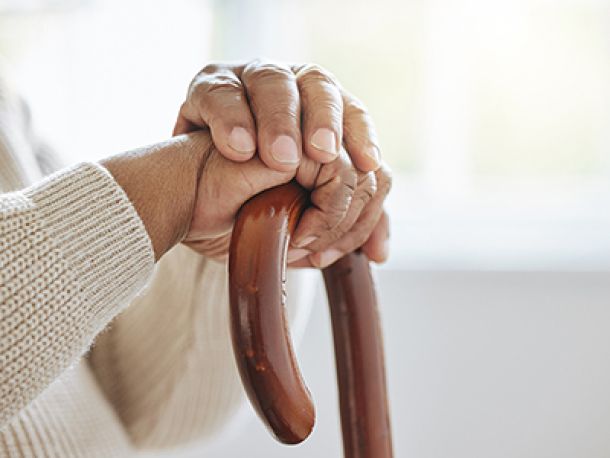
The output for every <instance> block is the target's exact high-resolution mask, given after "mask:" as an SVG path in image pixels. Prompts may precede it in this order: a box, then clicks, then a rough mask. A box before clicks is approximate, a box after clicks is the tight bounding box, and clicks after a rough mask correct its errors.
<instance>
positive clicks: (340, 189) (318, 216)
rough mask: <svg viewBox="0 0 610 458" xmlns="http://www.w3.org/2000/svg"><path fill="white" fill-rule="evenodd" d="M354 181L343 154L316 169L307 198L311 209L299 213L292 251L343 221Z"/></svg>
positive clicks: (355, 177)
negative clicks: (308, 197) (312, 184)
mask: <svg viewBox="0 0 610 458" xmlns="http://www.w3.org/2000/svg"><path fill="white" fill-rule="evenodd" d="M298 178H299V175H298V174H297V179H298ZM357 180H358V176H357V172H356V170H355V169H354V167H353V166H352V165H351V164H350V163H349V158H348V157H347V153H346V152H345V150H343V151H342V154H341V156H340V157H339V158H338V159H337V160H336V161H333V162H332V163H330V164H327V165H325V166H323V167H322V168H320V171H319V174H318V176H317V177H316V180H315V183H314V186H313V188H314V189H313V191H312V193H311V194H310V201H311V206H310V207H309V208H308V209H307V210H305V212H304V213H303V215H302V217H301V219H300V220H299V224H298V226H297V228H296V230H295V232H294V234H293V238H292V245H293V246H294V247H295V248H304V247H306V246H308V245H310V244H312V243H313V242H314V241H315V240H316V239H318V238H319V237H320V236H321V235H323V234H325V233H327V232H329V231H332V230H333V229H334V228H335V227H336V226H337V225H338V224H339V223H340V222H341V221H342V220H343V218H344V217H345V216H346V214H347V212H348V210H349V208H350V204H351V202H352V198H353V196H354V193H355V191H356V186H357Z"/></svg>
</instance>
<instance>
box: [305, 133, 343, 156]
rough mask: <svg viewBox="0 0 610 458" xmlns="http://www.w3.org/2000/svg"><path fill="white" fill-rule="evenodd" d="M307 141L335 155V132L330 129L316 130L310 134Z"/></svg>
mask: <svg viewBox="0 0 610 458" xmlns="http://www.w3.org/2000/svg"><path fill="white" fill-rule="evenodd" d="M309 143H311V146H313V147H314V148H316V149H319V150H320V151H324V152H325V153H328V154H332V155H333V156H336V155H337V138H336V137H335V133H334V132H333V131H332V130H330V129H325V128H322V129H318V130H316V131H315V132H314V134H313V135H312V136H311V140H310V141H309Z"/></svg>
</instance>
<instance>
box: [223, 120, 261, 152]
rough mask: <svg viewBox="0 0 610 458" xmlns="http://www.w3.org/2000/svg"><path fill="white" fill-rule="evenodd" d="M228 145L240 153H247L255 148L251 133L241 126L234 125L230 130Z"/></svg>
mask: <svg viewBox="0 0 610 458" xmlns="http://www.w3.org/2000/svg"><path fill="white" fill-rule="evenodd" d="M229 146H230V147H231V148H233V149H234V150H235V151H237V152H238V153H241V154H249V153H251V152H252V151H254V150H255V149H256V144H255V143H254V139H253V138H252V135H250V132H248V131H247V130H246V129H244V128H243V127H234V128H233V130H231V133H230V134H229Z"/></svg>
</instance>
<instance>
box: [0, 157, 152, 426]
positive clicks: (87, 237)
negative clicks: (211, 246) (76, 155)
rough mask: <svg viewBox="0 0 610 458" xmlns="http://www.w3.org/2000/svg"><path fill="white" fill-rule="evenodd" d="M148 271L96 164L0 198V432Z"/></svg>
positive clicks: (147, 248) (142, 248)
mask: <svg viewBox="0 0 610 458" xmlns="http://www.w3.org/2000/svg"><path fill="white" fill-rule="evenodd" d="M153 265H154V255H153V251H152V247H151V244H150V240H149V238H148V235H147V233H146V230H145V229H144V226H143V224H142V222H141V220H140V218H139V217H138V215H137V212H136V211H135V209H134V208H133V206H132V205H131V203H130V202H129V200H128V198H127V196H126V195H125V193H124V192H123V191H122V189H121V188H120V187H119V186H118V185H117V184H116V182H115V181H114V180H113V178H112V177H111V176H110V174H109V173H108V172H107V171H106V170H105V169H104V168H102V167H100V166H98V165H95V164H81V165H78V166H75V167H72V168H69V169H65V170H63V171H60V172H58V173H56V174H54V175H51V176H50V177H48V178H46V179H45V180H43V181H41V182H40V183H38V184H36V185H34V186H32V187H30V188H27V189H25V190H23V191H19V192H13V193H8V194H0V428H2V427H3V426H4V425H5V424H6V423H7V422H9V421H10V419H11V418H12V417H13V416H14V415H15V414H16V413H18V412H19V411H20V410H21V409H22V408H23V407H25V406H26V405H27V404H28V403H29V402H30V401H32V400H33V399H34V398H36V396H38V394H40V393H41V392H42V391H43V390H44V389H45V387H47V386H48V385H49V384H50V383H51V382H52V381H53V380H54V379H56V378H57V377H58V376H59V375H60V374H61V373H62V371H64V370H65V369H66V368H67V367H69V366H70V365H71V364H73V363H75V362H76V361H77V360H78V358H79V357H80V356H82V354H83V353H84V352H85V351H86V350H87V349H88V348H89V346H90V344H91V342H92V341H93V339H94V337H95V336H96V335H97V334H98V333H99V332H100V331H101V330H102V329H103V328H104V327H105V326H106V325H107V324H108V322H109V321H110V320H111V319H112V318H113V317H114V316H116V315H117V314H118V313H119V312H120V311H121V310H122V309H123V308H124V307H125V306H126V305H127V303H128V302H129V301H130V300H131V299H132V298H133V297H134V296H135V295H136V294H137V292H138V291H139V290H140V289H141V288H142V287H143V285H144V284H145V283H146V282H147V280H148V278H149V277H150V275H151V273H152V270H153Z"/></svg>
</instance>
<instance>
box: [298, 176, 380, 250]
mask: <svg viewBox="0 0 610 458" xmlns="http://www.w3.org/2000/svg"><path fill="white" fill-rule="evenodd" d="M376 191H377V179H376V177H375V174H374V173H373V172H369V173H362V172H359V173H358V181H357V184H356V189H355V191H354V195H353V197H352V200H351V202H350V206H349V209H348V210H347V212H346V213H345V216H344V217H343V218H342V219H341V221H340V222H339V224H337V225H336V226H335V227H334V228H331V229H329V230H325V231H323V232H322V233H318V234H317V235H318V237H316V239H315V240H314V241H312V242H311V243H309V244H307V245H304V246H306V248H307V249H308V250H310V251H312V252H320V251H325V250H326V249H327V248H328V247H330V246H331V245H332V244H333V243H334V242H336V241H337V240H339V239H340V238H342V237H343V236H344V235H345V234H346V233H348V232H349V231H350V230H351V229H352V227H353V226H354V224H355V223H356V222H357V221H358V218H359V217H360V214H361V213H362V211H363V210H364V208H365V207H366V205H367V204H368V203H369V202H370V201H371V199H372V198H373V196H374V195H375V194H376Z"/></svg>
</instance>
